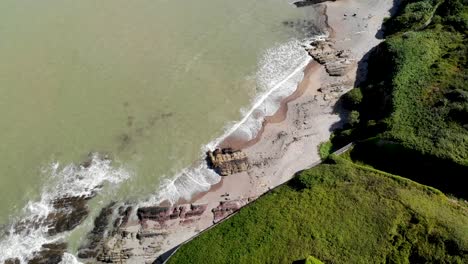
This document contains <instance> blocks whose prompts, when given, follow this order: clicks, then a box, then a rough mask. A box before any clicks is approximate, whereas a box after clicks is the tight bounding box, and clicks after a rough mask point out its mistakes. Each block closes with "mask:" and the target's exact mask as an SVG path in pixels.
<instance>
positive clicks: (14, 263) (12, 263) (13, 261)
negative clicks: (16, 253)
mask: <svg viewBox="0 0 468 264" xmlns="http://www.w3.org/2000/svg"><path fill="white" fill-rule="evenodd" d="M3 264H21V262H20V260H19V259H17V258H9V259H7V260H5V262H3Z"/></svg>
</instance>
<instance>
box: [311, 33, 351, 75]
mask: <svg viewBox="0 0 468 264" xmlns="http://www.w3.org/2000/svg"><path fill="white" fill-rule="evenodd" d="M311 46H312V48H310V49H309V50H308V52H309V54H310V56H312V58H314V60H316V61H317V62H318V63H320V64H322V65H324V66H325V69H326V71H327V73H328V74H329V75H330V76H343V75H345V74H346V73H347V72H348V70H349V69H350V68H351V67H350V66H352V65H353V64H354V62H355V60H354V59H352V58H351V51H350V50H336V49H335V47H334V45H333V42H332V41H330V40H325V41H323V40H319V41H315V42H312V43H311Z"/></svg>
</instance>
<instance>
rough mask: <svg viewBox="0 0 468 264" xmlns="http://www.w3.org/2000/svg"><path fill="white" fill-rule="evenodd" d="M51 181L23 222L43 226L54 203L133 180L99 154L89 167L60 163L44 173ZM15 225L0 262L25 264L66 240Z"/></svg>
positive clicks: (41, 229)
mask: <svg viewBox="0 0 468 264" xmlns="http://www.w3.org/2000/svg"><path fill="white" fill-rule="evenodd" d="M43 173H45V174H46V175H47V176H48V177H49V178H48V180H49V181H50V182H49V184H47V185H46V186H44V187H43V191H42V194H41V199H40V200H39V201H30V202H29V203H28V204H27V205H26V206H25V208H24V209H23V213H22V216H23V217H22V218H21V222H22V223H28V222H31V223H40V222H41V221H42V220H43V219H44V218H45V217H47V215H48V214H49V213H50V212H52V211H53V210H54V208H53V205H52V203H53V201H54V200H55V199H57V198H60V197H67V196H90V195H92V193H93V192H95V191H97V190H100V189H101V187H102V185H103V184H104V183H111V184H117V183H120V182H122V181H124V180H126V179H128V178H129V177H130V173H129V172H128V170H126V169H124V168H122V167H119V168H113V167H112V166H111V161H110V160H108V159H101V158H99V156H98V155H97V154H95V155H93V156H92V157H91V163H90V166H86V167H84V166H81V165H76V164H69V165H67V166H65V167H63V168H61V167H60V165H59V164H58V163H57V162H54V163H52V164H51V165H50V166H49V167H48V168H45V169H44V170H43ZM15 226H16V224H12V225H11V227H10V231H9V232H8V233H7V235H5V237H2V240H1V241H0V252H1V254H0V263H3V261H5V260H6V259H8V258H18V259H20V261H21V263H23V262H24V263H25V262H26V261H27V259H29V258H31V257H32V254H33V253H34V252H36V251H38V250H40V249H41V246H42V245H43V244H45V243H52V242H56V241H57V240H61V239H64V238H65V237H66V235H67V234H59V235H57V236H54V237H50V236H48V235H47V231H48V228H47V227H45V226H41V225H38V226H37V227H33V226H30V225H28V226H27V228H24V229H23V230H21V231H18V230H16V228H15Z"/></svg>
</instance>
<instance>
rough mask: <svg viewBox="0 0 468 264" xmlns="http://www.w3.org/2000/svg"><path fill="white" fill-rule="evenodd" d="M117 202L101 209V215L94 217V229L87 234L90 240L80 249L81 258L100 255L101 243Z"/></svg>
mask: <svg viewBox="0 0 468 264" xmlns="http://www.w3.org/2000/svg"><path fill="white" fill-rule="evenodd" d="M114 205H115V202H112V203H110V204H109V205H108V206H106V207H104V208H102V209H101V212H100V213H99V215H98V216H97V217H96V219H94V227H93V230H91V232H90V233H89V234H88V235H87V240H88V242H87V243H86V244H85V245H84V246H82V247H80V249H79V251H78V257H79V258H94V257H96V256H97V255H98V251H99V247H98V246H99V244H100V243H101V241H102V240H103V239H104V236H105V233H106V230H107V227H108V225H109V222H110V217H111V216H112V213H113V212H114V210H113V206H114Z"/></svg>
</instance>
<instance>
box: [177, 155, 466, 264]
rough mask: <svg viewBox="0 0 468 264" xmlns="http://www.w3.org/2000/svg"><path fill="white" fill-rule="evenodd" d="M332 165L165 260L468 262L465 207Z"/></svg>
mask: <svg viewBox="0 0 468 264" xmlns="http://www.w3.org/2000/svg"><path fill="white" fill-rule="evenodd" d="M332 163H333V164H324V165H320V166H318V167H316V168H314V169H311V170H308V171H305V172H303V173H302V174H301V175H299V176H298V177H297V178H295V180H293V181H292V182H291V183H290V184H289V185H285V186H282V187H280V188H278V189H277V190H275V191H274V192H272V193H270V194H268V195H266V196H264V197H262V198H260V199H259V200H258V201H257V202H255V203H254V204H251V205H250V206H248V207H247V208H245V209H243V210H241V212H240V213H239V214H238V215H236V216H234V217H232V218H231V219H229V220H227V221H226V222H224V223H222V224H220V225H219V226H218V227H216V228H214V229H212V230H210V231H209V232H207V233H205V234H203V235H201V236H200V237H198V238H196V239H195V240H193V241H192V242H190V243H188V244H187V245H184V246H183V247H182V248H181V249H180V250H179V251H178V252H177V254H175V256H174V257H173V258H171V260H170V262H169V263H292V262H294V261H297V260H301V259H305V258H307V257H308V256H309V255H313V256H315V257H317V258H318V259H320V260H321V261H323V262H325V263H383V262H391V263H407V262H408V261H410V260H411V261H412V262H415V261H416V262H418V263H420V262H421V261H423V260H426V261H430V262H439V261H446V262H448V263H463V261H464V263H466V262H467V261H468V206H467V205H466V204H461V203H462V202H457V201H454V200H450V199H448V198H447V197H445V196H444V195H443V194H441V193H440V192H438V191H436V190H434V189H432V188H428V187H425V186H423V185H419V184H417V183H414V182H411V181H409V180H406V179H403V178H401V177H393V176H390V175H389V174H385V173H380V172H378V171H376V170H374V169H368V168H365V167H362V166H359V165H355V164H353V163H351V162H349V161H346V160H345V159H340V158H335V159H334V161H333V162H332ZM334 163H336V164H334ZM463 252H464V253H463Z"/></svg>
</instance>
